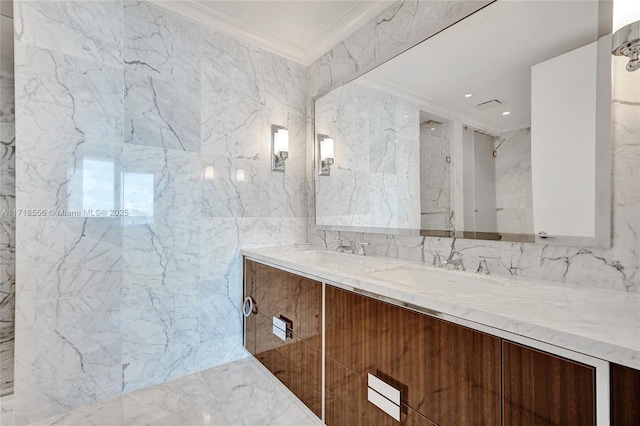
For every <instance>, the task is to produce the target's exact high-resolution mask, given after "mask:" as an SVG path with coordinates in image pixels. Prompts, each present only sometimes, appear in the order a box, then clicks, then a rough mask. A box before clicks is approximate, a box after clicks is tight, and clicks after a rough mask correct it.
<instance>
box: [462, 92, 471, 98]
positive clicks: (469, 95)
mask: <svg viewBox="0 0 640 426" xmlns="http://www.w3.org/2000/svg"><path fill="white" fill-rule="evenodd" d="M472 96H473V93H467V94H466V95H464V97H465V98H470V97H472Z"/></svg>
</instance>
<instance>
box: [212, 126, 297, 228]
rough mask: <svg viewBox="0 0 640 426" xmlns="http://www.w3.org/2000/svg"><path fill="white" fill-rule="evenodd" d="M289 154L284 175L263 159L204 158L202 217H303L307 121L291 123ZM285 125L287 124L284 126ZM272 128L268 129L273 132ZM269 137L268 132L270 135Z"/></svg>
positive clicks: (267, 160) (267, 158)
mask: <svg viewBox="0 0 640 426" xmlns="http://www.w3.org/2000/svg"><path fill="white" fill-rule="evenodd" d="M288 123H289V124H288V125H289V126H290V145H289V146H290V148H289V149H290V151H289V152H290V154H289V158H288V159H287V163H286V166H285V167H286V171H285V173H279V172H274V171H272V170H271V159H270V158H269V155H270V154H267V155H266V156H265V157H264V160H261V159H258V158H256V157H254V158H244V157H237V158H234V157H229V156H208V155H205V156H203V157H202V169H203V170H202V175H203V176H204V178H203V179H202V215H204V216H211V217H243V216H244V217H301V216H304V215H305V213H306V204H307V203H306V192H305V190H306V179H305V169H304V167H305V158H304V148H303V147H302V141H303V140H304V132H303V128H304V121H303V120H302V118H298V119H297V120H296V121H295V122H294V120H293V119H292V118H290V119H289V120H288ZM285 124H286V123H285ZM270 127H271V126H270V125H269V126H268V127H267V128H268V129H269V131H270ZM267 134H268V132H267Z"/></svg>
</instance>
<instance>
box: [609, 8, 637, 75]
mask: <svg viewBox="0 0 640 426" xmlns="http://www.w3.org/2000/svg"><path fill="white" fill-rule="evenodd" d="M612 53H613V54H614V55H616V56H628V57H629V63H628V64H627V67H626V68H627V71H637V70H638V69H640V1H638V0H615V1H614V2H613V50H612Z"/></svg>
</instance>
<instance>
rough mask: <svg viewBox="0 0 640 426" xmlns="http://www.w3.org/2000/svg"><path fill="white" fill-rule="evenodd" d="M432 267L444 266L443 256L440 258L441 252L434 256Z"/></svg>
mask: <svg viewBox="0 0 640 426" xmlns="http://www.w3.org/2000/svg"><path fill="white" fill-rule="evenodd" d="M431 266H436V267H441V266H442V256H440V250H438V251H436V254H435V255H434V256H433V262H432V263H431Z"/></svg>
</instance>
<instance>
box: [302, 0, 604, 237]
mask: <svg viewBox="0 0 640 426" xmlns="http://www.w3.org/2000/svg"><path fill="white" fill-rule="evenodd" d="M611 9H612V3H611V2H603V1H597V0H589V1H511V0H498V1H495V2H493V3H491V4H489V5H488V6H486V7H484V8H483V9H481V10H479V11H477V12H475V13H474V14H472V15H470V16H468V17H466V18H465V19H463V20H461V21H459V22H458V23H456V24H455V25H453V26H451V27H449V28H447V29H446V30H444V31H442V32H440V33H438V34H436V35H434V36H433V37H430V38H429V39H427V40H425V41H423V42H422V43H420V44H418V45H416V46H415V47H413V48H411V49H409V50H407V51H405V52H404V53H402V54H401V55H399V56H397V57H395V58H393V59H391V60H390V61H388V62H386V63H384V64H382V65H380V66H378V67H377V68H375V69H373V70H372V71H369V72H368V73H366V74H364V75H362V76H360V77H358V78H356V79H355V80H353V81H351V82H349V83H347V84H345V85H344V86H341V87H339V88H336V89H334V90H332V91H331V92H329V93H326V94H324V95H323V96H320V97H319V98H317V99H316V100H315V104H314V109H315V120H314V126H315V134H316V173H315V175H316V177H315V182H314V183H315V214H316V218H315V219H316V225H317V226H322V227H324V228H325V229H334V230H350V231H361V232H384V233H404V234H417V233H420V234H421V235H428V236H451V237H461V238H480V239H495V240H505V241H529V242H533V241H539V242H544V243H557V244H565V245H575V246H600V247H604V246H608V245H609V244H610V214H611V183H610V180H611V166H610V144H611V34H610V33H611V24H610V22H611Z"/></svg>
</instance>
